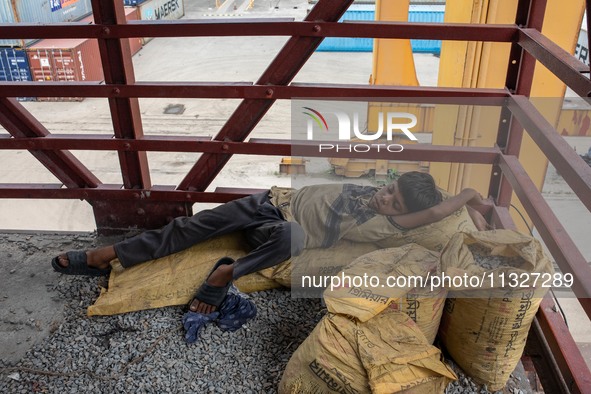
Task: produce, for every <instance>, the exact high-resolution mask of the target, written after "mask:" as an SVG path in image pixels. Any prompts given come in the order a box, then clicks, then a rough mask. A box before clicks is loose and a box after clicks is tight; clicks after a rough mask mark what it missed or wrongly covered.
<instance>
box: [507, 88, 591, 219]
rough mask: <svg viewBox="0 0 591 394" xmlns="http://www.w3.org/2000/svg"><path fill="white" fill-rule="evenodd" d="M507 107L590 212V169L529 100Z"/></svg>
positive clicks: (514, 99) (519, 99)
mask: <svg viewBox="0 0 591 394" xmlns="http://www.w3.org/2000/svg"><path fill="white" fill-rule="evenodd" d="M508 106H509V109H510V110H511V112H512V113H513V115H514V116H515V117H516V118H517V120H518V121H519V123H520V124H521V125H522V126H523V127H524V128H525V130H526V131H527V132H528V134H529V135H530V136H531V138H532V139H533V140H534V141H535V142H536V144H537V145H538V146H539V147H540V149H541V150H542V152H544V154H545V155H546V157H547V158H548V159H549V160H550V162H551V163H552V164H553V165H554V167H556V170H557V171H558V172H560V175H561V176H562V177H563V178H564V180H565V181H566V182H567V183H568V184H569V186H570V187H571V188H572V189H573V191H574V192H575V193H576V195H577V196H578V197H579V199H580V200H581V202H582V203H583V204H584V205H585V206H586V207H587V209H589V210H590V211H591V167H589V166H588V165H587V163H585V161H584V160H583V159H581V158H580V157H579V155H577V153H576V152H575V151H574V150H573V149H572V148H571V147H570V146H569V145H568V143H567V142H566V141H565V140H564V138H562V136H560V135H559V134H558V133H557V132H556V130H555V129H554V127H553V126H552V125H551V124H550V123H548V121H547V120H546V118H544V117H543V116H542V114H540V112H539V111H538V110H537V109H536V107H535V106H534V105H533V104H532V103H531V102H530V101H529V100H528V99H527V97H523V96H513V97H512V98H511V99H510V100H509V103H508Z"/></svg>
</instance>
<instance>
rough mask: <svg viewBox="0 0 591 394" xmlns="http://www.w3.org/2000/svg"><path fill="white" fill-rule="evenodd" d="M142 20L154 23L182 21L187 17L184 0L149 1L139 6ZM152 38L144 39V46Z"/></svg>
mask: <svg viewBox="0 0 591 394" xmlns="http://www.w3.org/2000/svg"><path fill="white" fill-rule="evenodd" d="M138 9H139V10H140V19H141V20H143V21H154V20H161V19H180V18H182V17H183V15H185V5H184V3H183V0H149V1H146V2H144V3H142V4H140V5H139V7H138ZM151 39H152V37H145V38H144V39H143V43H144V45H145V44H146V43H147V42H148V41H150V40H151Z"/></svg>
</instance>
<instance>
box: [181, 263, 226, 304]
mask: <svg viewBox="0 0 591 394" xmlns="http://www.w3.org/2000/svg"><path fill="white" fill-rule="evenodd" d="M233 273H234V264H222V265H220V266H219V267H218V268H216V270H215V271H213V272H212V273H211V274H210V275H209V277H208V278H207V281H206V283H207V284H208V285H210V286H215V287H225V286H226V285H227V284H228V283H230V281H232V275H233ZM189 309H190V310H191V311H192V312H198V313H203V314H204V315H207V314H209V313H212V312H215V310H216V309H217V307H216V306H215V305H210V304H206V303H205V302H203V301H199V300H198V299H196V298H195V299H193V301H192V302H191V304H190V305H189Z"/></svg>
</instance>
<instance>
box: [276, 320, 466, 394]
mask: <svg viewBox="0 0 591 394" xmlns="http://www.w3.org/2000/svg"><path fill="white" fill-rule="evenodd" d="M454 379H456V376H455V374H454V373H453V372H452V371H451V370H450V369H449V368H448V367H447V366H446V365H445V364H444V363H443V362H442V361H441V353H440V350H439V349H437V348H436V347H434V346H432V345H430V344H429V343H427V340H426V338H425V337H424V335H423V334H422V333H421V332H420V330H419V329H418V327H417V326H416V324H415V323H414V322H413V321H412V320H411V319H410V318H409V317H408V316H407V315H406V314H404V313H401V312H396V311H389V312H388V313H384V314H383V315H380V316H377V317H376V318H374V319H371V320H369V321H368V322H365V323H362V322H358V321H355V320H351V319H348V318H346V317H344V316H340V315H334V314H330V313H329V314H328V315H327V316H326V317H325V318H324V319H323V320H322V321H320V323H318V325H317V326H316V328H315V329H314V331H312V333H311V334H310V336H309V337H308V338H307V339H306V340H305V341H304V342H303V343H302V345H300V347H299V348H298V349H297V350H296V352H295V353H294V354H293V356H292V358H291V359H290V360H289V363H288V364H287V367H286V368H285V372H284V373H283V376H282V379H281V382H280V383H279V393H280V394H295V393H297V394H311V393H314V394H324V393H326V394H328V393H334V392H338V393H380V394H386V393H388V394H390V393H397V392H414V393H438V392H439V393H443V391H444V389H445V387H446V386H447V384H448V383H449V382H450V381H451V380H454Z"/></svg>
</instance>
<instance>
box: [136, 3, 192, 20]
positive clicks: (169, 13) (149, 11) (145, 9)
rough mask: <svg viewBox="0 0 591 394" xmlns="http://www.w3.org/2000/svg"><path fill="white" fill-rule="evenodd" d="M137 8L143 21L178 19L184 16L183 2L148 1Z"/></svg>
mask: <svg viewBox="0 0 591 394" xmlns="http://www.w3.org/2000/svg"><path fill="white" fill-rule="evenodd" d="M138 8H139V10H140V19H141V20H143V21H153V20H160V19H180V18H182V17H183V15H185V5H184V4H183V0H149V1H146V2H145V3H142V4H140V6H139V7H138Z"/></svg>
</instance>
